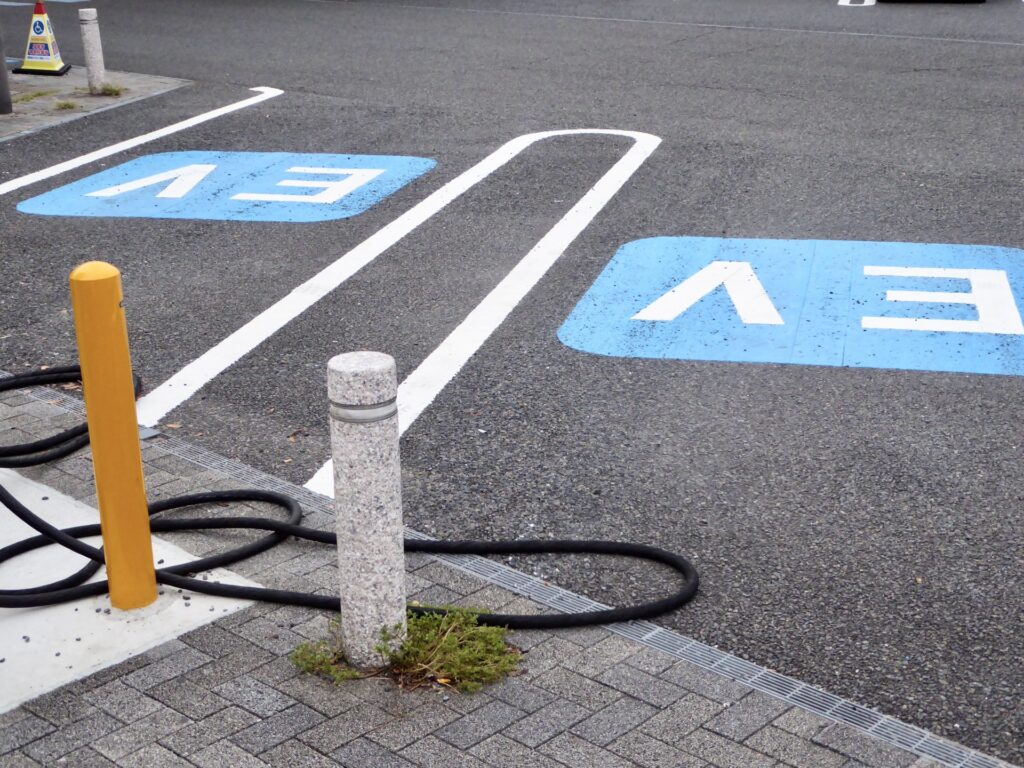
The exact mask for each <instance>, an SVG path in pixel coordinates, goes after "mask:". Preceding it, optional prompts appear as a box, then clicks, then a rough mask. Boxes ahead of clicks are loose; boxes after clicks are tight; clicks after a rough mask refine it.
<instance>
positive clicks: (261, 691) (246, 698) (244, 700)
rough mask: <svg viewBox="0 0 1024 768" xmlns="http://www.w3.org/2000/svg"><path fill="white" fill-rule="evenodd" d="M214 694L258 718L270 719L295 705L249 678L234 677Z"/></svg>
mask: <svg viewBox="0 0 1024 768" xmlns="http://www.w3.org/2000/svg"><path fill="white" fill-rule="evenodd" d="M213 691H214V693H216V694H217V695H218V696H222V697H224V698H225V699H227V700H228V701H233V702H234V703H235V704H238V705H239V706H240V707H243V708H244V709H247V710H249V711H250V712H252V713H253V714H254V715H259V716H260V717H270V716H271V715H273V714H276V713H278V712H280V711H281V710H282V709H287V708H288V707H290V706H292V705H293V704H295V700H294V699H293V698H291V697H290V696H286V695H285V694H283V693H281V692H280V691H278V690H276V689H274V688H271V687H270V686H269V685H267V684H266V683H261V682H260V681H258V680H254V679H253V678H251V677H248V676H243V677H236V678H235V679H234V680H229V681H228V682H226V683H222V684H221V685H218V686H217V687H216V688H214V689H213Z"/></svg>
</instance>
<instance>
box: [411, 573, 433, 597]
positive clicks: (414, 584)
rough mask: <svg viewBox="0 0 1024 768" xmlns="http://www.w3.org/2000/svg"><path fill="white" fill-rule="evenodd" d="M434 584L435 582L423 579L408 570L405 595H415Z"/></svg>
mask: <svg viewBox="0 0 1024 768" xmlns="http://www.w3.org/2000/svg"><path fill="white" fill-rule="evenodd" d="M432 586H434V584H433V582H430V581H427V580H426V579H421V578H420V577H419V576H417V575H416V574H415V573H410V572H408V571H407V572H406V574H405V596H406V597H410V596H412V595H415V594H416V593H417V592H422V591H423V590H424V589H429V588H430V587H432Z"/></svg>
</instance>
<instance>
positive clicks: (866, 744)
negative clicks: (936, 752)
mask: <svg viewBox="0 0 1024 768" xmlns="http://www.w3.org/2000/svg"><path fill="white" fill-rule="evenodd" d="M813 740H814V742H815V743H816V744H820V745H822V746H825V747H829V748H830V749H833V750H835V751H836V752H841V753H842V754H844V755H846V756H847V757H852V758H853V759H854V760H859V761H860V762H862V763H864V764H865V765H868V766H872V767H873V766H878V768H904V766H908V765H910V764H911V763H913V762H914V761H915V760H916V759H917V755H914V754H911V753H910V752H906V751H904V750H902V749H897V748H896V747H893V746H890V745H888V744H886V743H885V742H882V741H879V740H878V739H876V738H873V737H872V736H869V735H868V734H866V733H864V732H863V731H858V730H857V729H856V728H853V727H851V726H849V725H846V724H845V723H833V724H832V725H830V726H829V727H828V728H826V729H825V730H823V731H822V732H821V733H819V734H818V735H817V736H815V737H814V739H813Z"/></svg>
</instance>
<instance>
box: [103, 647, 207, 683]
mask: <svg viewBox="0 0 1024 768" xmlns="http://www.w3.org/2000/svg"><path fill="white" fill-rule="evenodd" d="M210 660H211V659H210V657H209V656H207V655H206V654H205V653H201V652H200V651H197V650H195V649H194V648H186V649H185V650H183V651H178V652H177V653H175V654H172V655H171V656H168V657H167V658H165V659H162V660H160V661H158V662H156V663H154V664H150V665H148V666H145V667H142V669H138V670H136V671H134V672H131V673H130V674H128V675H126V676H125V677H124V678H123V681H124V682H125V683H126V684H127V685H130V686H131V687H132V688H135V689H137V690H140V691H148V690H149V689H150V688H153V687H155V686H157V685H160V683H165V682H167V681H168V680H171V679H173V678H175V677H177V676H178V675H181V674H184V673H186V672H189V671H191V670H194V669H197V668H198V667H202V666H203V665H204V664H206V663H208V662H209V661H210Z"/></svg>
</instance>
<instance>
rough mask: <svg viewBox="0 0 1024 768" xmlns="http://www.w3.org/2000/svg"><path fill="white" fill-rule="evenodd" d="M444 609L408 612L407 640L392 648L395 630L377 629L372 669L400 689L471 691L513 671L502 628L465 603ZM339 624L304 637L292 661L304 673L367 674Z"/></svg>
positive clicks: (514, 654) (512, 651)
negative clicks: (354, 662)
mask: <svg viewBox="0 0 1024 768" xmlns="http://www.w3.org/2000/svg"><path fill="white" fill-rule="evenodd" d="M447 610H448V613H445V614H440V613H428V614H424V615H422V616H419V615H416V614H413V613H409V615H408V617H407V619H406V621H407V632H406V639H405V642H404V643H403V644H402V645H401V647H399V648H398V649H397V650H392V649H391V646H392V645H393V642H392V638H393V632H383V633H381V642H380V644H379V645H378V646H377V648H376V650H377V652H378V653H379V654H380V656H381V668H380V669H379V670H377V671H376V672H373V673H370V674H377V675H384V676H387V677H390V678H392V679H393V680H395V682H397V683H398V684H399V685H400V686H401V687H403V688H419V687H421V686H424V685H442V686H446V687H450V688H455V689H456V690H459V691H464V692H467V693H471V692H473V691H478V690H480V688H481V687H483V686H484V685H488V684H490V683H496V682H498V681H499V680H501V679H502V678H504V677H506V676H508V675H510V674H512V673H513V672H515V670H516V666H517V665H518V663H519V656H520V654H519V651H518V650H517V649H516V648H513V647H512V646H510V645H509V644H508V643H507V642H506V640H505V635H506V634H507V630H506V629H505V628H504V627H485V626H481V625H480V624H479V623H477V620H476V614H475V613H474V612H473V611H470V610H467V609H464V608H448V609H447ZM339 628H340V623H339V622H338V621H337V620H335V621H333V622H332V623H331V636H330V638H329V639H327V640H320V641H317V642H307V643H303V644H302V645H300V646H299V647H298V648H296V649H295V651H293V652H292V655H291V659H292V663H293V664H295V666H296V667H298V668H299V669H301V670H302V671H303V672H307V673H309V674H313V675H318V676H320V677H323V678H326V679H328V680H331V681H333V682H335V683H340V682H343V681H345V680H352V679H355V678H360V677H365V676H366V674H364V673H361V672H359V671H357V670H355V669H352V668H351V667H349V666H348V665H347V664H346V662H345V657H344V654H343V653H342V650H341V642H340V634H339V631H338V630H339Z"/></svg>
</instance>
